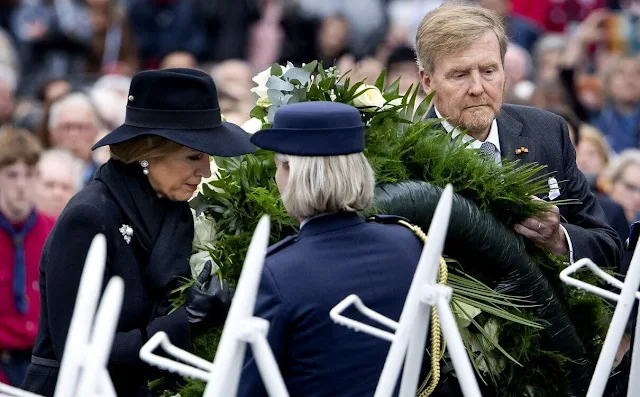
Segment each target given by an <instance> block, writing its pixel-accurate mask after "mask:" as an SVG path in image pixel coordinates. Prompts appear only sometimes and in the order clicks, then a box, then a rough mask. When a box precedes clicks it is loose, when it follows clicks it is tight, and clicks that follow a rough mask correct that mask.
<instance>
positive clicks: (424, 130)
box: [158, 61, 610, 397]
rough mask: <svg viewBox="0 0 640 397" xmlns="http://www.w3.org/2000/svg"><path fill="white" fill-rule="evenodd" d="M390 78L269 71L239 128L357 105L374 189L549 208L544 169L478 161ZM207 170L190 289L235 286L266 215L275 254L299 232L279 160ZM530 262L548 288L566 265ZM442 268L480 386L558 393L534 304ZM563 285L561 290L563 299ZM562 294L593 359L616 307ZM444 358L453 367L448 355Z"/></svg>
mask: <svg viewBox="0 0 640 397" xmlns="http://www.w3.org/2000/svg"><path fill="white" fill-rule="evenodd" d="M385 79H386V76H385V72H384V71H383V72H382V73H381V74H380V76H379V77H378V78H377V80H376V82H375V84H373V85H367V84H365V82H355V83H352V82H351V81H350V79H349V77H348V74H344V75H343V74H341V73H340V72H339V71H338V70H337V69H336V68H335V67H330V68H327V69H325V68H324V67H323V66H322V64H320V63H318V62H316V61H314V62H311V63H309V64H303V65H302V67H295V66H294V65H292V64H290V63H288V64H287V65H278V64H274V65H273V66H271V67H270V68H269V69H267V70H265V71H263V72H261V73H259V74H258V75H257V76H255V77H254V79H253V81H254V82H255V83H256V84H257V87H255V88H253V89H252V91H253V92H254V93H255V94H256V95H257V96H258V100H257V102H256V105H255V107H254V108H253V109H252V110H251V114H250V115H251V119H250V120H249V121H248V122H247V123H246V124H245V126H244V127H245V128H246V129H247V130H248V132H251V133H253V132H255V131H257V130H258V129H261V128H269V127H270V126H271V124H272V123H273V117H274V115H275V112H276V111H277V109H279V108H280V107H282V106H285V105H286V104H289V103H295V102H304V101H336V102H342V103H347V104H351V105H353V106H355V107H356V108H358V109H359V110H360V112H361V116H362V119H363V121H364V123H365V125H366V126H367V132H366V148H365V155H366V156H367V158H368V159H369V161H370V163H371V164H372V166H373V168H374V170H375V172H376V178H377V180H378V182H379V183H397V182H402V181H409V180H415V179H417V180H422V181H427V182H429V183H430V184H432V185H434V186H440V187H443V186H444V185H445V184H447V183H451V184H453V185H454V189H455V191H456V193H457V194H459V195H461V196H463V197H465V198H467V199H469V200H471V201H472V202H474V203H475V204H476V205H477V206H478V207H479V208H480V209H481V210H483V211H486V212H488V213H492V214H494V215H495V216H496V217H497V218H498V219H499V220H500V221H502V222H503V223H505V224H507V225H513V224H514V223H516V222H517V221H519V220H521V219H524V218H527V217H530V216H533V215H536V214H538V213H540V212H541V211H543V210H546V209H547V208H548V206H549V205H550V204H549V203H547V202H544V201H532V200H531V199H530V197H531V195H535V194H539V193H543V192H547V191H548V189H549V187H548V186H547V181H546V179H545V178H543V177H541V175H542V176H544V175H545V174H544V167H543V166H539V165H536V164H529V165H521V166H520V165H518V164H516V163H508V162H503V164H502V165H501V166H497V165H495V164H492V163H491V164H490V163H487V162H484V161H482V160H481V159H480V158H479V156H477V155H476V154H475V153H473V152H474V151H473V150H470V149H468V148H467V146H468V144H465V143H463V142H462V140H461V139H452V137H451V135H450V134H447V133H446V132H445V131H443V130H442V129H441V128H440V127H439V126H438V120H424V118H425V115H426V113H427V110H428V108H429V105H430V102H431V97H430V96H427V97H426V98H424V99H422V100H419V99H418V97H419V93H420V87H415V88H411V89H409V91H408V92H406V93H400V92H399V80H397V81H394V82H392V83H391V84H388V85H385ZM212 168H214V169H215V172H214V176H213V177H212V178H211V179H210V180H207V181H203V184H202V185H201V187H200V188H199V194H198V196H197V197H196V198H194V199H193V200H192V202H191V204H192V208H194V223H195V234H194V242H193V255H192V257H191V260H190V265H191V268H192V276H193V278H195V276H196V275H197V274H198V273H199V269H202V266H203V265H204V263H205V262H206V261H207V260H211V261H212V262H213V263H214V264H215V266H214V268H215V269H216V272H217V273H218V275H219V276H220V277H221V278H225V279H227V280H229V282H230V283H231V284H233V283H234V282H236V281H237V279H238V277H239V275H240V270H241V269H240V267H241V266H242V263H243V260H244V255H245V254H246V250H247V248H248V245H249V241H250V239H251V236H252V233H253V231H254V229H255V227H256V225H257V222H258V220H259V218H260V216H261V215H263V214H268V215H269V216H270V218H271V220H272V223H271V224H272V228H271V243H275V242H277V241H279V240H280V239H282V238H284V237H286V236H287V235H290V234H293V233H295V232H296V231H297V227H298V222H297V221H296V220H294V219H292V218H291V217H290V216H289V215H288V214H287V213H286V210H285V209H284V207H283V205H282V203H281V201H280V198H279V193H278V190H277V187H276V185H275V182H274V179H273V176H274V174H275V166H274V165H273V154H272V153H269V152H266V151H260V150H259V151H258V152H256V153H255V154H252V155H246V156H242V157H238V158H215V159H212ZM556 204H565V203H562V202H556ZM371 211H372V212H374V211H375V208H374V209H372V210H371ZM532 249H533V248H532ZM533 250H535V249H533ZM533 254H534V255H535V257H536V260H537V262H539V263H540V265H541V267H543V268H544V269H546V271H547V272H548V273H549V274H550V275H551V277H550V278H551V279H554V278H555V279H557V273H558V271H559V269H561V268H562V266H564V263H563V261H564V260H565V259H566V258H558V257H554V256H552V255H549V254H547V253H544V252H534V253H533ZM447 263H448V267H449V272H450V275H449V280H448V281H447V285H449V286H451V287H452V288H453V290H454V297H453V299H452V302H451V305H452V310H453V312H454V315H455V316H456V319H457V322H458V325H459V327H460V330H461V335H462V337H463V340H464V343H465V346H466V348H467V351H468V354H469V357H470V359H471V361H472V364H473V365H474V368H475V369H476V372H477V374H478V376H479V378H480V379H481V380H482V381H483V382H484V383H485V384H486V385H492V386H493V387H495V388H496V389H497V390H501V394H502V395H513V396H522V395H532V396H533V395H554V393H557V389H556V386H554V384H555V383H558V382H559V378H558V376H560V375H557V374H556V373H561V372H562V365H563V363H564V362H566V360H567V358H566V357H563V356H562V355H561V354H557V353H556V352H551V351H545V350H544V349H542V348H541V347H540V339H541V336H540V331H541V330H542V329H543V328H544V325H543V324H542V323H540V322H539V321H538V320H537V319H536V318H535V317H534V316H533V315H532V314H531V311H529V309H530V308H531V306H532V304H531V300H530V297H526V296H513V295H509V294H506V293H500V292H496V291H495V290H493V289H492V288H490V287H488V286H487V285H485V284H483V283H482V282H481V281H479V280H478V279H476V278H474V277H473V276H472V275H471V274H470V273H468V272H466V271H465V269H467V267H469V266H468V265H469V264H462V265H461V264H459V263H457V262H456V261H455V260H454V259H452V258H449V259H448V260H447ZM192 283H193V280H190V281H188V282H185V284H184V285H183V286H182V287H180V288H179V289H177V290H175V291H174V295H173V304H174V306H175V307H179V306H180V305H182V304H183V303H184V292H185V291H186V290H187V288H188V287H189V286H190V285H191V284H192ZM557 283H558V285H557V288H558V289H562V286H561V285H560V283H559V282H557ZM563 291H564V298H565V299H566V302H567V304H568V305H570V306H571V307H581V308H582V309H583V311H582V312H581V313H582V315H585V313H589V314H588V315H586V316H585V317H587V318H588V319H589V320H588V321H592V322H591V323H589V324H586V326H585V327H584V328H585V331H584V336H585V339H588V341H589V349H590V351H592V352H593V353H594V354H598V352H599V347H600V346H601V343H602V337H603V335H604V332H605V331H606V329H607V317H608V316H609V315H610V308H609V307H608V306H607V305H606V304H605V303H604V302H603V301H601V300H598V298H593V297H590V296H587V295H579V294H573V295H572V293H571V292H568V291H567V290H563ZM587 309H588V311H587ZM587 328H588V329H587ZM219 335H220V330H219V329H214V330H211V332H209V333H207V334H205V335H203V336H201V337H199V338H198V339H197V340H195V341H194V346H195V347H194V352H195V353H196V354H197V355H199V356H201V357H203V358H204V359H207V360H212V359H213V356H214V355H215V349H216V346H217V342H218V338H219ZM432 353H433V352H432ZM437 354H438V355H439V357H441V360H442V361H443V363H444V366H445V367H446V366H447V362H448V357H447V356H446V354H444V352H438V353H437ZM552 374H553V376H551V375H552ZM547 375H549V376H547ZM560 379H561V378H560ZM560 382H562V380H560ZM158 387H162V386H158ZM203 391H204V385H203V384H202V383H201V382H199V381H195V380H187V381H186V383H185V384H183V385H182V387H181V388H180V390H179V394H180V396H181V397H187V396H197V395H201V394H202V392H203ZM174 394H175V390H171V391H167V393H166V394H165V395H174Z"/></svg>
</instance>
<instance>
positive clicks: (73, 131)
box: [39, 92, 103, 183]
mask: <svg viewBox="0 0 640 397" xmlns="http://www.w3.org/2000/svg"><path fill="white" fill-rule="evenodd" d="M102 128H103V127H102V125H101V123H100V119H99V116H98V114H97V112H96V110H95V108H94V106H93V104H92V102H91V99H90V98H89V97H88V96H87V95H86V94H83V93H80V92H73V93H70V94H67V95H65V96H63V97H61V98H60V99H58V100H57V101H55V102H53V103H52V104H51V107H50V108H49V112H48V116H47V119H45V120H43V128H42V129H41V131H40V133H39V136H40V139H41V142H42V144H43V146H44V147H45V148H47V149H48V148H61V149H66V150H69V151H70V152H71V153H73V155H74V156H76V157H77V158H78V159H79V160H81V161H82V162H83V164H84V172H83V181H84V183H87V182H88V181H90V180H91V179H92V178H93V174H94V173H95V171H96V169H97V165H96V164H95V162H94V161H93V158H92V156H91V147H92V146H93V144H94V143H95V142H96V140H97V138H98V134H99V133H100V131H101V130H102Z"/></svg>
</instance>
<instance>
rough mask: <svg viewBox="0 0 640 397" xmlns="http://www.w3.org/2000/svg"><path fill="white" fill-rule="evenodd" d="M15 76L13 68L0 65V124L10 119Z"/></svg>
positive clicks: (15, 81)
mask: <svg viewBox="0 0 640 397" xmlns="http://www.w3.org/2000/svg"><path fill="white" fill-rule="evenodd" d="M17 78H18V76H16V74H15V72H14V71H13V69H11V68H9V67H8V66H6V65H0V126H1V125H4V124H5V123H7V122H9V121H10V120H11V116H12V114H13V110H14V105H15V90H16V85H17Z"/></svg>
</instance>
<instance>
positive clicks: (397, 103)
mask: <svg viewBox="0 0 640 397" xmlns="http://www.w3.org/2000/svg"><path fill="white" fill-rule="evenodd" d="M400 105H402V98H396V99H393V100H391V101H389V102H387V103H385V105H384V106H383V107H382V108H383V109H385V110H386V109H391V108H392V107H396V106H400Z"/></svg>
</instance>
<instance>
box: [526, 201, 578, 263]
mask: <svg viewBox="0 0 640 397" xmlns="http://www.w3.org/2000/svg"><path fill="white" fill-rule="evenodd" d="M535 199H536V200H540V199H539V198H537V197H536V198H535ZM513 229H514V230H515V231H516V233H519V234H521V235H523V236H525V237H526V238H528V239H529V240H531V241H532V242H533V243H534V244H535V245H537V246H538V247H540V248H544V249H547V250H549V251H551V252H553V253H554V254H556V255H565V254H567V253H568V252H569V245H568V244H567V238H566V236H565V235H564V231H563V230H562V228H561V227H560V210H559V209H558V207H556V206H555V205H554V206H553V207H551V211H549V212H543V213H542V214H540V215H539V216H538V217H537V218H528V219H525V220H524V221H523V222H522V223H519V224H517V225H515V226H514V227H513Z"/></svg>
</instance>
